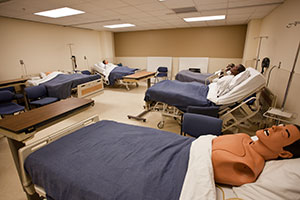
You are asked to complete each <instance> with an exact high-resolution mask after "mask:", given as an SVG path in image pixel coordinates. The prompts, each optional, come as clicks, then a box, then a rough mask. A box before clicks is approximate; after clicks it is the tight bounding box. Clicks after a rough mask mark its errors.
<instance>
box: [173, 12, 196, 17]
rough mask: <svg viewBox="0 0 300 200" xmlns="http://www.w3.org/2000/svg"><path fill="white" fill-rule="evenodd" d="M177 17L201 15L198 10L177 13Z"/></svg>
mask: <svg viewBox="0 0 300 200" xmlns="http://www.w3.org/2000/svg"><path fill="white" fill-rule="evenodd" d="M177 16H178V17H179V18H188V17H201V14H200V13H199V12H193V13H182V14H177Z"/></svg>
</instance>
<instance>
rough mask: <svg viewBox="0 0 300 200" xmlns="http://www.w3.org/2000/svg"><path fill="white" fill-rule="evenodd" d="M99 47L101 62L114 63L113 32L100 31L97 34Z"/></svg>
mask: <svg viewBox="0 0 300 200" xmlns="http://www.w3.org/2000/svg"><path fill="white" fill-rule="evenodd" d="M99 37H100V44H99V45H100V47H101V60H104V59H106V60H108V61H109V62H112V63H113V62H115V60H114V59H115V48H114V34H113V32H108V31H101V32H100V33H99Z"/></svg>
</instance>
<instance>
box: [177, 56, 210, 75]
mask: <svg viewBox="0 0 300 200" xmlns="http://www.w3.org/2000/svg"><path fill="white" fill-rule="evenodd" d="M189 68H199V69H200V70H201V73H207V72H208V71H207V70H208V58H188V57H186V58H182V57H181V58H179V69H178V71H181V70H187V69H189Z"/></svg>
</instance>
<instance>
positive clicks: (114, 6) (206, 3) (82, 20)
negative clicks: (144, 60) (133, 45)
mask: <svg viewBox="0 0 300 200" xmlns="http://www.w3.org/2000/svg"><path fill="white" fill-rule="evenodd" d="M278 2H279V3H280V2H283V0H167V1H165V2H158V0H11V1H8V2H5V3H1V4H0V16H4V17H11V18H18V19H25V20H30V21H36V22H41V23H51V24H57V25H68V24H80V27H82V28H89V29H95V30H106V29H104V28H103V25H104V24H106V25H107V24H116V23H123V22H124V23H133V24H135V23H136V24H137V26H136V27H134V28H132V29H128V30H127V29H121V30H120V29H118V30H115V29H110V30H109V31H113V32H115V31H116V32H120V31H124V30H126V31H132V30H150V29H153V28H156V29H157V28H165V27H167V28H172V27H173V28H178V27H196V26H203V25H204V24H206V25H208V26H215V25H216V26H217V25H220V24H222V23H225V22H226V24H244V23H247V22H248V21H249V20H251V19H257V18H262V17H265V16H266V15H268V14H269V13H270V12H271V11H272V10H273V9H274V8H276V7H277V6H279V4H278ZM274 3H275V4H274ZM257 4H263V5H264V6H257ZM266 4H272V5H266ZM229 5H231V6H234V7H233V8H232V7H231V8H230V7H229V8H228V6H229ZM64 6H68V7H71V8H75V9H79V10H83V11H85V12H86V13H85V14H82V15H75V16H69V17H63V18H57V19H52V18H47V17H41V16H36V15H33V14H32V13H33V12H38V11H45V10H49V9H54V8H59V7H64ZM190 6H196V8H197V9H198V11H199V12H194V13H186V14H179V15H177V14H175V13H174V12H173V11H172V10H171V9H173V8H179V7H190ZM243 7H244V8H243ZM221 14H226V15H227V18H226V21H225V22H224V21H223V22H220V21H211V22H207V23H206V22H205V23H199V24H197V23H194V24H192V25H191V24H190V23H186V22H184V21H183V19H182V18H183V17H197V16H209V15H221Z"/></svg>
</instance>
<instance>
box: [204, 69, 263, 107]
mask: <svg viewBox="0 0 300 200" xmlns="http://www.w3.org/2000/svg"><path fill="white" fill-rule="evenodd" d="M246 71H248V72H249V73H250V76H249V77H248V78H247V79H246V80H244V81H242V82H241V83H240V84H238V85H237V86H235V87H234V88H232V89H231V90H230V91H229V92H227V93H226V94H224V95H222V96H218V95H217V94H218V90H219V88H218V86H217V83H211V84H209V91H208V94H207V99H208V100H210V101H212V102H214V103H215V104H216V105H226V104H231V103H234V102H237V101H240V100H242V98H245V97H247V96H249V95H251V94H253V93H254V92H255V91H256V90H257V89H258V88H260V87H263V86H264V85H265V82H266V81H265V78H264V76H263V75H262V74H261V73H260V72H258V71H257V70H255V69H253V68H250V67H249V68H247V69H246Z"/></svg>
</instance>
